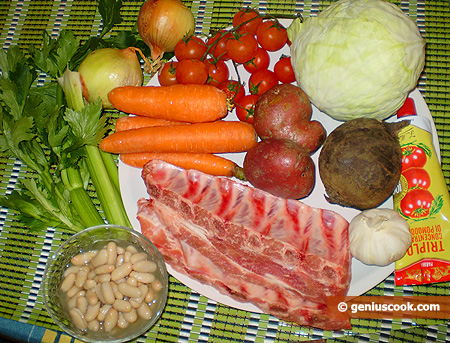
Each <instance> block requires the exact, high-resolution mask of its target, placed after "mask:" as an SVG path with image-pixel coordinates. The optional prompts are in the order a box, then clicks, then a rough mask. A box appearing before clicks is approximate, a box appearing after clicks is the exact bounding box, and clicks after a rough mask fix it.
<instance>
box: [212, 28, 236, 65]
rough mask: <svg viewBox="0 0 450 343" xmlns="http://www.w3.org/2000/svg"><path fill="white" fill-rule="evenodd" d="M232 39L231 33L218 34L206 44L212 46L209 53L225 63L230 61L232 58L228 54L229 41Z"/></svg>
mask: <svg viewBox="0 0 450 343" xmlns="http://www.w3.org/2000/svg"><path fill="white" fill-rule="evenodd" d="M230 38H231V33H229V32H228V33H227V31H225V30H221V31H219V32H217V33H216V34H215V35H214V36H212V37H210V38H209V39H208V40H207V41H206V44H207V45H208V46H211V49H210V50H209V53H210V54H211V55H212V56H214V57H215V58H220V59H222V60H224V61H227V60H229V59H230V57H229V56H228V54H227V40H228V39H230ZM216 42H217V43H216Z"/></svg>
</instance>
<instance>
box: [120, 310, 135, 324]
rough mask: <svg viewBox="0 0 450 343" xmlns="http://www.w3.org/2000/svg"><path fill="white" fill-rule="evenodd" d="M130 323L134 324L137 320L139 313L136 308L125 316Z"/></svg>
mask: <svg viewBox="0 0 450 343" xmlns="http://www.w3.org/2000/svg"><path fill="white" fill-rule="evenodd" d="M123 316H124V317H125V319H126V320H127V322H128V323H134V322H135V321H136V320H137V312H136V309H135V308H132V309H131V311H130V312H125V313H124V314H123Z"/></svg>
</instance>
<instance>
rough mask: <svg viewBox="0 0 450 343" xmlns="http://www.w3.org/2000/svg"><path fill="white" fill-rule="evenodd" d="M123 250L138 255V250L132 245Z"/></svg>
mask: <svg viewBox="0 0 450 343" xmlns="http://www.w3.org/2000/svg"><path fill="white" fill-rule="evenodd" d="M125 250H126V251H131V252H132V253H133V254H137V253H138V250H137V249H136V247H135V246H134V245H128V246H127V247H126V248H125Z"/></svg>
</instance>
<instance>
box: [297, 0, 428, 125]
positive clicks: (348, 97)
mask: <svg viewBox="0 0 450 343" xmlns="http://www.w3.org/2000/svg"><path fill="white" fill-rule="evenodd" d="M288 36H289V39H290V40H291V42H292V45H291V61H292V66H293V68H294V72H295V76H296V79H297V83H298V86H299V87H300V88H302V89H303V91H304V92H305V93H306V94H307V95H308V97H309V98H310V100H311V102H312V103H313V104H314V105H315V106H316V107H317V108H318V109H319V110H321V111H322V112H324V113H326V114H328V115H329V116H331V117H333V118H334V119H336V120H340V121H346V120H350V119H354V118H358V117H367V118H376V119H385V118H387V117H389V116H391V115H393V114H394V113H395V112H396V111H397V110H398V109H399V108H400V107H401V105H402V104H403V102H404V101H405V99H406V97H407V96H408V93H409V92H410V91H411V90H413V89H414V88H415V87H416V84H417V80H418V79H419V76H420V73H421V72H422V70H423V67H424V64H425V41H424V39H423V38H422V37H421V35H420V32H419V30H418V28H417V26H416V24H415V22H414V21H413V20H412V19H411V18H410V17H408V16H407V15H406V14H404V13H403V12H402V11H401V10H400V8H398V7H397V6H395V5H393V4H391V3H389V2H386V1H383V0H341V1H338V2H335V3H334V4H332V5H330V6H329V7H327V8H326V9H325V10H324V11H322V12H321V13H319V15H317V16H316V17H309V18H306V19H305V20H304V21H303V23H302V22H301V20H300V19H295V20H294V21H293V23H292V24H291V26H290V27H289V28H288Z"/></svg>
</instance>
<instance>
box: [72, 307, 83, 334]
mask: <svg viewBox="0 0 450 343" xmlns="http://www.w3.org/2000/svg"><path fill="white" fill-rule="evenodd" d="M69 314H70V318H72V322H73V323H74V324H75V326H76V327H77V328H79V329H80V330H86V329H87V322H86V320H85V319H84V318H83V313H81V311H80V310H79V309H77V308H73V309H71V310H70V311H69Z"/></svg>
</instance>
